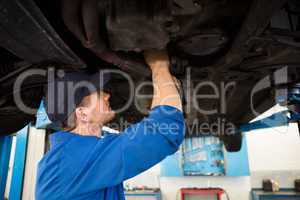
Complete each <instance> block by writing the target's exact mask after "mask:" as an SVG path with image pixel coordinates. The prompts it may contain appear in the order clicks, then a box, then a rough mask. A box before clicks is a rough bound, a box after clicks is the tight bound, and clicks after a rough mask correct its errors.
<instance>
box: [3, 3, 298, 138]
mask: <svg viewBox="0 0 300 200" xmlns="http://www.w3.org/2000/svg"><path fill="white" fill-rule="evenodd" d="M299 13H300V5H299V2H298V1H297V0H246V1H235V0H154V1H151V2H150V1H141V0H126V1H125V0H55V1H42V0H36V1H33V0H24V1H20V0H11V1H8V0H2V1H0V19H1V20H0V21H1V22H0V25H1V26H0V36H1V37H0V45H1V47H2V48H3V49H2V50H1V52H0V54H3V55H6V54H11V55H10V56H9V58H10V59H8V60H3V64H2V65H3V67H2V66H1V67H2V68H3V69H4V66H8V65H9V66H11V67H10V69H9V70H8V72H7V71H5V74H6V75H7V73H8V75H10V74H13V75H12V76H4V75H5V74H1V77H2V78H3V81H2V82H1V80H2V79H1V77H0V87H1V88H7V89H6V90H5V89H3V90H2V91H1V93H2V95H1V99H0V102H2V104H0V108H1V109H2V108H3V109H5V108H7V107H10V106H12V107H13V108H15V107H16V105H14V104H13V103H10V102H11V101H10V99H11V96H10V95H8V94H9V92H11V90H10V89H9V88H11V87H12V86H11V85H12V83H13V81H14V78H16V77H17V75H18V74H19V73H21V72H22V70H20V69H19V67H14V66H16V63H17V66H20V62H21V63H23V62H26V64H27V65H26V66H28V68H32V67H37V68H46V67H48V66H55V67H56V68H58V69H79V68H81V67H86V68H85V69H86V70H95V69H97V68H111V69H114V68H116V67H118V68H120V69H121V70H123V71H125V72H127V73H129V75H130V76H131V77H132V78H133V79H134V81H135V82H136V83H139V82H141V81H143V80H149V79H151V74H150V71H149V69H148V68H147V66H146V64H145V63H144V61H143V59H142V51H143V50H145V49H164V48H167V49H168V52H169V55H170V59H171V64H172V65H171V71H172V73H173V75H175V76H176V77H177V78H178V79H179V80H180V81H181V82H182V86H183V88H184V98H185V110H186V121H187V124H188V125H190V126H192V125H193V123H194V122H195V120H198V121H200V122H207V123H215V122H217V121H218V120H219V121H221V122H222V123H225V124H226V123H228V122H232V123H233V124H235V125H237V126H238V125H239V124H242V123H245V122H248V121H249V120H251V119H253V118H254V117H255V115H254V114H253V113H252V112H251V107H250V105H254V107H255V108H256V110H257V111H259V112H263V111H265V110H266V109H268V108H270V107H271V106H272V105H274V103H275V98H274V91H276V84H274V83H273V82H272V76H273V74H274V72H276V70H279V69H280V68H282V67H284V66H287V67H288V71H287V76H288V80H287V82H286V83H285V85H284V87H289V84H294V83H296V82H299V79H300V77H299V76H300V42H299V41H300V20H299V18H300V17H299V16H300V15H299ZM9 52H10V53H9ZM11 63H14V64H13V65H12V64H11ZM22 66H23V65H22ZM1 67H0V68H1ZM70 67H71V68H70ZM5 69H7V67H6V68H5ZM18 69H19V71H18ZM24 70H25V68H24ZM24 70H23V71H24ZM268 76H270V77H271V78H270V79H271V82H272V84H270V87H267V88H265V89H264V90H262V91H260V92H259V93H257V94H256V95H255V96H254V98H252V100H253V102H250V101H251V91H252V89H253V88H254V87H255V85H256V84H257V83H258V82H259V81H260V80H262V79H263V78H265V77H268ZM4 80H5V84H4ZM205 81H210V82H212V83H214V85H216V86H217V87H218V89H219V90H220V91H221V92H222V91H223V92H225V100H226V101H225V104H224V103H223V104H222V102H221V100H220V99H218V98H215V99H210V98H208V99H200V100H198V101H197V102H196V103H197V104H198V105H201V108H205V109H206V110H217V112H216V113H213V114H203V113H201V112H198V111H197V109H193V108H191V107H189V106H190V105H191V104H190V103H191V102H189V101H191V100H190V99H191V96H192V95H200V94H211V93H212V92H213V91H212V88H211V87H202V88H200V89H199V88H198V89H197V88H196V87H197V85H199V83H201V82H205ZM36 82H38V84H35V86H36V87H39V88H40V87H43V86H45V85H46V80H45V77H44V78H42V79H41V78H36ZM36 82H35V83H36ZM9 85H10V86H9ZM25 85H28V87H27V89H24V93H26V92H25V91H28V90H29V91H32V90H34V91H39V90H36V89H32V88H34V87H32V84H31V83H30V81H29V82H28V83H27V84H25ZM226 86H227V87H226ZM28 88H29V89H28ZM111 88H113V89H112V91H111V92H112V93H113V95H112V96H113V97H114V96H116V97H117V98H115V99H114V98H113V99H112V104H113V106H116V107H118V106H121V105H123V104H125V103H126V100H127V99H128V98H129V97H128V94H129V91H128V90H129V89H128V88H129V85H128V84H127V83H126V80H124V79H122V78H121V77H118V76H116V77H113V79H112V81H111ZM196 89H197V92H196V93H193V92H194V91H195V90H196ZM222 89H224V90H225V91H224V90H222ZM144 92H145V93H147V94H151V89H146V90H145V91H144ZM4 94H5V95H4ZM2 96H3V97H2ZM36 96H37V97H38V98H40V97H41V96H43V92H40V93H39V94H38V95H36ZM27 98H28V101H29V102H30V101H31V100H30V98H29V97H27ZM150 100H151V99H149V100H139V99H138V101H139V102H140V103H141V104H142V106H144V107H147V106H148V105H149V101H150ZM223 100H224V99H223ZM34 101H35V100H34ZM121 116H122V117H125V118H126V119H127V120H128V121H130V122H135V121H137V120H138V119H140V118H141V117H143V116H144V114H143V113H140V112H138V111H137V109H136V108H135V107H134V105H132V106H130V108H129V109H127V110H126V111H124V112H123V113H122V114H121ZM0 117H1V116H0ZM0 120H1V119H0ZM24 121H26V122H27V121H28V120H27V118H26V120H25V118H24ZM5 131H6V130H5ZM1 133H4V132H3V131H1ZM197 134H199V132H198V131H193V130H192V129H191V130H190V132H189V134H187V135H188V136H195V135H197Z"/></svg>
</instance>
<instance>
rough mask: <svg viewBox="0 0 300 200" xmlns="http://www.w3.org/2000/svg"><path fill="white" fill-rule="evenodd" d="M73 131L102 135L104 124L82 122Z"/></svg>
mask: <svg viewBox="0 0 300 200" xmlns="http://www.w3.org/2000/svg"><path fill="white" fill-rule="evenodd" d="M72 132H74V133H76V134H78V135H83V136H96V137H100V136H101V134H102V125H99V124H91V123H87V124H82V125H78V126H77V127H76V128H75V129H73V130H72Z"/></svg>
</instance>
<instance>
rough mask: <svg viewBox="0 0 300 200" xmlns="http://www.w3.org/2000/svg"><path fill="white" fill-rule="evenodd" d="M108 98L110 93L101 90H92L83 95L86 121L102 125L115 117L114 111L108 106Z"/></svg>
mask: <svg viewBox="0 0 300 200" xmlns="http://www.w3.org/2000/svg"><path fill="white" fill-rule="evenodd" d="M109 98H110V94H108V93H106V92H102V91H100V92H94V93H92V94H90V95H89V96H87V97H85V99H84V101H87V102H86V103H85V104H86V105H87V106H86V118H87V121H88V122H90V123H95V124H101V125H104V124H106V123H108V122H110V121H111V120H112V119H113V118H114V117H115V112H114V111H113V110H112V109H111V107H110V103H109Z"/></svg>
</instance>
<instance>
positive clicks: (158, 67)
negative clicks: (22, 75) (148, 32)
mask: <svg viewBox="0 0 300 200" xmlns="http://www.w3.org/2000/svg"><path fill="white" fill-rule="evenodd" d="M144 57H145V60H146V62H147V64H148V65H149V67H150V68H151V71H152V81H153V85H154V95H153V99H152V106H151V111H150V112H149V115H148V117H145V118H144V119H143V120H142V121H141V122H139V123H136V124H134V125H131V126H129V127H128V128H127V129H125V130H124V132H122V133H120V134H112V133H108V132H105V131H103V130H102V127H103V125H105V124H106V123H108V122H109V121H111V120H112V119H113V118H114V115H115V113H114V111H112V110H111V109H110V106H109V98H110V95H109V94H108V93H105V92H104V83H105V82H106V80H105V81H104V80H101V81H102V84H98V85H97V90H96V91H90V90H89V93H87V92H84V90H81V91H80V92H78V93H76V94H75V103H74V105H75V106H74V108H73V110H72V109H69V108H68V109H65V110H68V111H69V110H72V112H71V113H69V112H67V111H66V112H50V111H49V107H51V106H53V108H55V109H56V110H57V108H58V107H61V106H62V105H65V106H70V105H71V104H70V103H69V102H68V101H69V100H66V99H69V98H60V99H55V98H52V96H51V95H50V96H49V94H48V97H47V99H46V104H47V105H46V108H47V112H48V116H49V118H50V119H51V120H52V121H53V123H57V124H59V123H60V124H61V126H62V128H63V130H62V131H59V132H55V133H53V134H51V135H50V145H51V146H50V150H49V151H48V152H47V153H46V154H45V156H44V157H43V158H42V160H41V161H40V162H39V165H38V173H37V183H36V191H35V196H36V199H37V200H52V199H53V200H54V199H55V200H58V199H59V200H64V199H71V200H87V199H90V200H96V199H98V200H100V199H102V200H124V199H125V197H124V191H123V181H124V180H126V179H129V178H131V177H134V176H136V175H137V174H139V173H141V172H143V171H145V170H147V169H149V168H150V167H152V166H153V165H155V164H157V163H158V162H160V161H161V160H163V159H164V158H165V157H166V156H168V155H171V154H173V153H175V152H176V151H177V150H178V147H179V145H180V144H181V142H182V141H183V138H184V132H185V124H184V117H183V113H182V104H181V98H180V95H179V93H178V90H177V87H176V84H175V82H176V81H175V80H174V79H173V77H172V75H171V74H170V71H169V58H168V54H167V53H166V52H165V51H155V50H149V51H145V52H144ZM83 77H86V78H83ZM87 77H88V78H87ZM98 77H99V76H98ZM82 79H84V80H82ZM103 79H105V78H103ZM79 80H80V81H89V82H91V83H93V84H94V83H95V82H97V81H95V80H96V79H94V76H93V78H91V76H84V75H83V74H81V75H79V74H76V73H73V74H72V75H67V74H66V75H65V76H64V77H63V78H61V80H60V81H69V82H70V81H71V82H73V83H75V82H76V83H77V82H78V81H79ZM56 81H57V80H56ZM97 83H99V82H97ZM48 84H50V83H48ZM54 85H55V84H54ZM57 85H59V84H56V86H57ZM52 86H53V85H52ZM48 87H49V86H48ZM57 87H58V86H57ZM60 87H61V86H60ZM54 88H55V86H54ZM48 89H49V88H48ZM56 89H58V88H56ZM60 89H61V88H60ZM58 90H59V89H58ZM65 94H66V93H64V95H65ZM55 109H54V110H55ZM71 116H72V117H71ZM70 118H72V119H70ZM65 121H67V122H65ZM70 121H73V122H74V123H73V125H74V126H73V125H72V123H69V122H70ZM166 127H167V128H166Z"/></svg>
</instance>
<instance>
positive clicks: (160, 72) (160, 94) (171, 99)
mask: <svg viewBox="0 0 300 200" xmlns="http://www.w3.org/2000/svg"><path fill="white" fill-rule="evenodd" d="M163 64H167V63H163ZM152 81H153V88H154V95H153V100H152V106H151V107H152V108H153V107H155V106H158V105H169V106H173V107H176V108H178V109H179V110H181V111H182V102H181V98H180V95H179V92H178V89H177V88H176V86H175V81H174V80H173V77H172V75H171V73H170V71H169V66H167V67H166V66H161V67H159V68H155V69H153V70H152Z"/></svg>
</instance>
